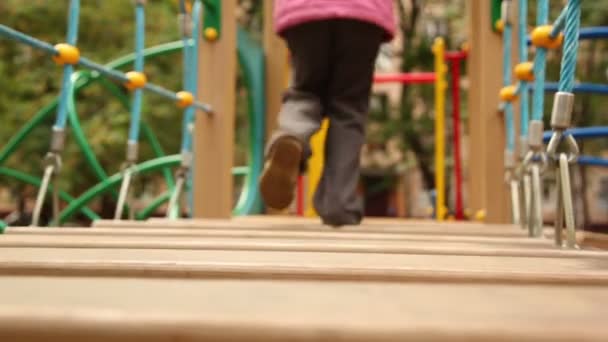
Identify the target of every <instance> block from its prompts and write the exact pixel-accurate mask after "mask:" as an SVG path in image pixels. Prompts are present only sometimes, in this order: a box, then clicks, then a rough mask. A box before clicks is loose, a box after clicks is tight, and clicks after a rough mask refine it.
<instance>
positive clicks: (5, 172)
mask: <svg viewBox="0 0 608 342" xmlns="http://www.w3.org/2000/svg"><path fill="white" fill-rule="evenodd" d="M0 175H2V176H3V177H10V178H14V179H16V180H18V181H21V182H23V183H26V184H30V185H33V186H35V187H40V183H41V182H40V180H39V179H38V178H36V177H34V176H32V175H28V174H27V173H24V172H21V171H17V170H13V169H10V168H7V167H0ZM52 189H53V188H52V186H51V187H49V192H51V191H52ZM59 197H60V198H61V199H62V200H64V201H66V202H67V203H69V202H71V201H73V200H74V197H72V196H70V195H69V194H67V193H66V192H64V191H60V192H59ZM82 213H83V214H85V215H86V216H87V217H88V218H89V219H91V220H97V219H99V216H98V215H97V214H96V213H95V212H94V211H92V210H91V209H89V208H87V207H84V208H82Z"/></svg>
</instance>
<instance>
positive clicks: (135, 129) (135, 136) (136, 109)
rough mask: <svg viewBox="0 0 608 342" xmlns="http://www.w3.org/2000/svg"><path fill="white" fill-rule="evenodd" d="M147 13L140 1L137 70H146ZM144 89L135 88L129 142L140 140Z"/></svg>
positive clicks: (137, 8)
mask: <svg viewBox="0 0 608 342" xmlns="http://www.w3.org/2000/svg"><path fill="white" fill-rule="evenodd" d="M145 27H146V13H145V8H144V4H143V3H142V2H138V3H137V6H136V7H135V63H134V64H135V71H137V72H143V71H144V54H143V51H144V48H145V33H146V32H145ZM142 99H143V89H135V91H134V93H133V99H132V102H131V123H130V127H129V142H131V143H137V142H138V141H139V128H140V121H141V106H142Z"/></svg>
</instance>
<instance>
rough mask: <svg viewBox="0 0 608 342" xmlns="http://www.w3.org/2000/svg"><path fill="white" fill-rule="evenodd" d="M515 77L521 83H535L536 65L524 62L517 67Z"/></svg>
mask: <svg viewBox="0 0 608 342" xmlns="http://www.w3.org/2000/svg"><path fill="white" fill-rule="evenodd" d="M515 77H517V79H518V80H520V81H527V82H532V81H534V63H532V62H523V63H519V64H517V65H516V66H515Z"/></svg>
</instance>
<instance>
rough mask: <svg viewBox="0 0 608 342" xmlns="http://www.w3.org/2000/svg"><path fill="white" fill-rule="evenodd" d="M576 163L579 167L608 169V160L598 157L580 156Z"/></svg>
mask: <svg viewBox="0 0 608 342" xmlns="http://www.w3.org/2000/svg"><path fill="white" fill-rule="evenodd" d="M576 162H577V163H578V164H579V165H587V166H599V167H608V159H602V158H597V157H590V156H580V157H578V158H577V160H576Z"/></svg>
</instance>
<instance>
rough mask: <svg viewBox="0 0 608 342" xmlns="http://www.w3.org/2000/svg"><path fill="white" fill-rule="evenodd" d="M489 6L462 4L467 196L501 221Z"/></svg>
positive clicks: (500, 148) (498, 48)
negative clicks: (466, 40) (466, 48)
mask: <svg viewBox="0 0 608 342" xmlns="http://www.w3.org/2000/svg"><path fill="white" fill-rule="evenodd" d="M473 3H474V4H473ZM490 11H491V2H490V1H472V3H470V4H468V15H469V37H470V47H471V51H470V52H471V54H470V57H469V74H470V78H471V83H470V84H471V91H470V93H469V111H470V116H469V117H470V119H469V125H470V126H469V132H470V142H469V149H470V150H469V158H470V163H469V182H468V183H469V198H470V204H471V206H470V208H471V209H473V211H476V210H484V211H485V221H486V222H488V223H507V222H510V220H511V213H510V206H509V197H508V196H509V194H508V188H507V186H506V185H505V182H504V149H505V129H504V121H503V117H502V116H501V115H499V114H498V111H497V108H498V105H499V98H498V92H499V90H500V88H501V87H502V83H503V79H502V60H503V58H502V49H503V45H502V37H501V35H500V34H498V33H496V32H493V30H492V28H491V23H490V20H489V16H490V13H491V12H490ZM514 50H515V51H514V53H516V52H517V50H516V49H514Z"/></svg>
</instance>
